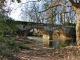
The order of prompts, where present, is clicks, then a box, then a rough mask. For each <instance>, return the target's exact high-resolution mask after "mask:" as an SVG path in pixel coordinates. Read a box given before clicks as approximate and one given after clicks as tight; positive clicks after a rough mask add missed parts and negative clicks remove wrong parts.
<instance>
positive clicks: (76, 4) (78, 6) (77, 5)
mask: <svg viewBox="0 0 80 60" xmlns="http://www.w3.org/2000/svg"><path fill="white" fill-rule="evenodd" d="M58 1H60V0H54V1H53V2H52V3H51V4H50V5H49V7H48V8H47V10H48V9H50V8H52V7H54V6H57V5H56V2H58ZM69 1H70V2H71V4H72V7H73V8H74V9H75V11H76V13H77V20H76V42H77V45H80V1H79V0H75V1H74V0H69ZM63 6H65V5H63Z"/></svg>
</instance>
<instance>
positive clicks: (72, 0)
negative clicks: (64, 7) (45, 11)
mask: <svg viewBox="0 0 80 60" xmlns="http://www.w3.org/2000/svg"><path fill="white" fill-rule="evenodd" d="M69 1H70V2H71V4H72V5H73V6H75V7H76V5H77V4H76V3H75V2H74V0H69Z"/></svg>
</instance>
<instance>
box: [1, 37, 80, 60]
mask: <svg viewBox="0 0 80 60" xmlns="http://www.w3.org/2000/svg"><path fill="white" fill-rule="evenodd" d="M15 42H17V43H21V44H23V45H25V46H27V47H28V48H29V49H22V50H19V51H18V52H16V53H14V56H13V57H12V58H6V57H1V59H0V60H80V46H67V47H63V48H59V49H54V48H49V47H44V46H42V45H40V44H38V42H36V41H33V40H29V39H25V38H19V39H16V41H15Z"/></svg>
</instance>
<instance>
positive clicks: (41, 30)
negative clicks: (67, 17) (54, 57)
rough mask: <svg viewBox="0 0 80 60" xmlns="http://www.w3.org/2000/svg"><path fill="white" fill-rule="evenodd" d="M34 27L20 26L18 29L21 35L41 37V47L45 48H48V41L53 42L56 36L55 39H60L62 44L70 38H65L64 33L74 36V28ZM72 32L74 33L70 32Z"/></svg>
mask: <svg viewBox="0 0 80 60" xmlns="http://www.w3.org/2000/svg"><path fill="white" fill-rule="evenodd" d="M35 25H36V24H33V25H27V26H26V25H21V26H18V27H19V30H21V31H24V33H23V35H29V34H31V33H32V34H33V35H37V36H41V37H43V45H45V46H49V43H50V40H53V39H54V38H55V37H56V36H57V37H56V38H58V39H61V40H60V41H61V42H62V43H64V42H65V41H66V40H68V39H67V38H68V37H70V36H67V34H66V32H68V33H70V34H72V35H74V34H75V33H74V31H75V28H74V27H72V26H61V25H54V26H52V25H44V24H40V25H38V26H35ZM58 29H59V30H58ZM60 29H61V30H60ZM55 30H57V32H56V34H55V33H54V31H55ZM72 30H74V31H73V32H72ZM71 32H72V33H71ZM58 35H59V36H58ZM53 37H54V38H53ZM70 38H71V37H70ZM73 38H74V37H73ZM69 40H70V39H69Z"/></svg>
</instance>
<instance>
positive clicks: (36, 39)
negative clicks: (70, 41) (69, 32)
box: [27, 36, 60, 47]
mask: <svg viewBox="0 0 80 60" xmlns="http://www.w3.org/2000/svg"><path fill="white" fill-rule="evenodd" d="M27 38H28V39H31V40H34V41H36V42H38V43H39V44H40V45H42V43H43V38H42V37H36V36H27ZM59 43H60V41H59V40H56V41H53V42H52V44H51V45H52V47H56V46H57V45H59Z"/></svg>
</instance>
